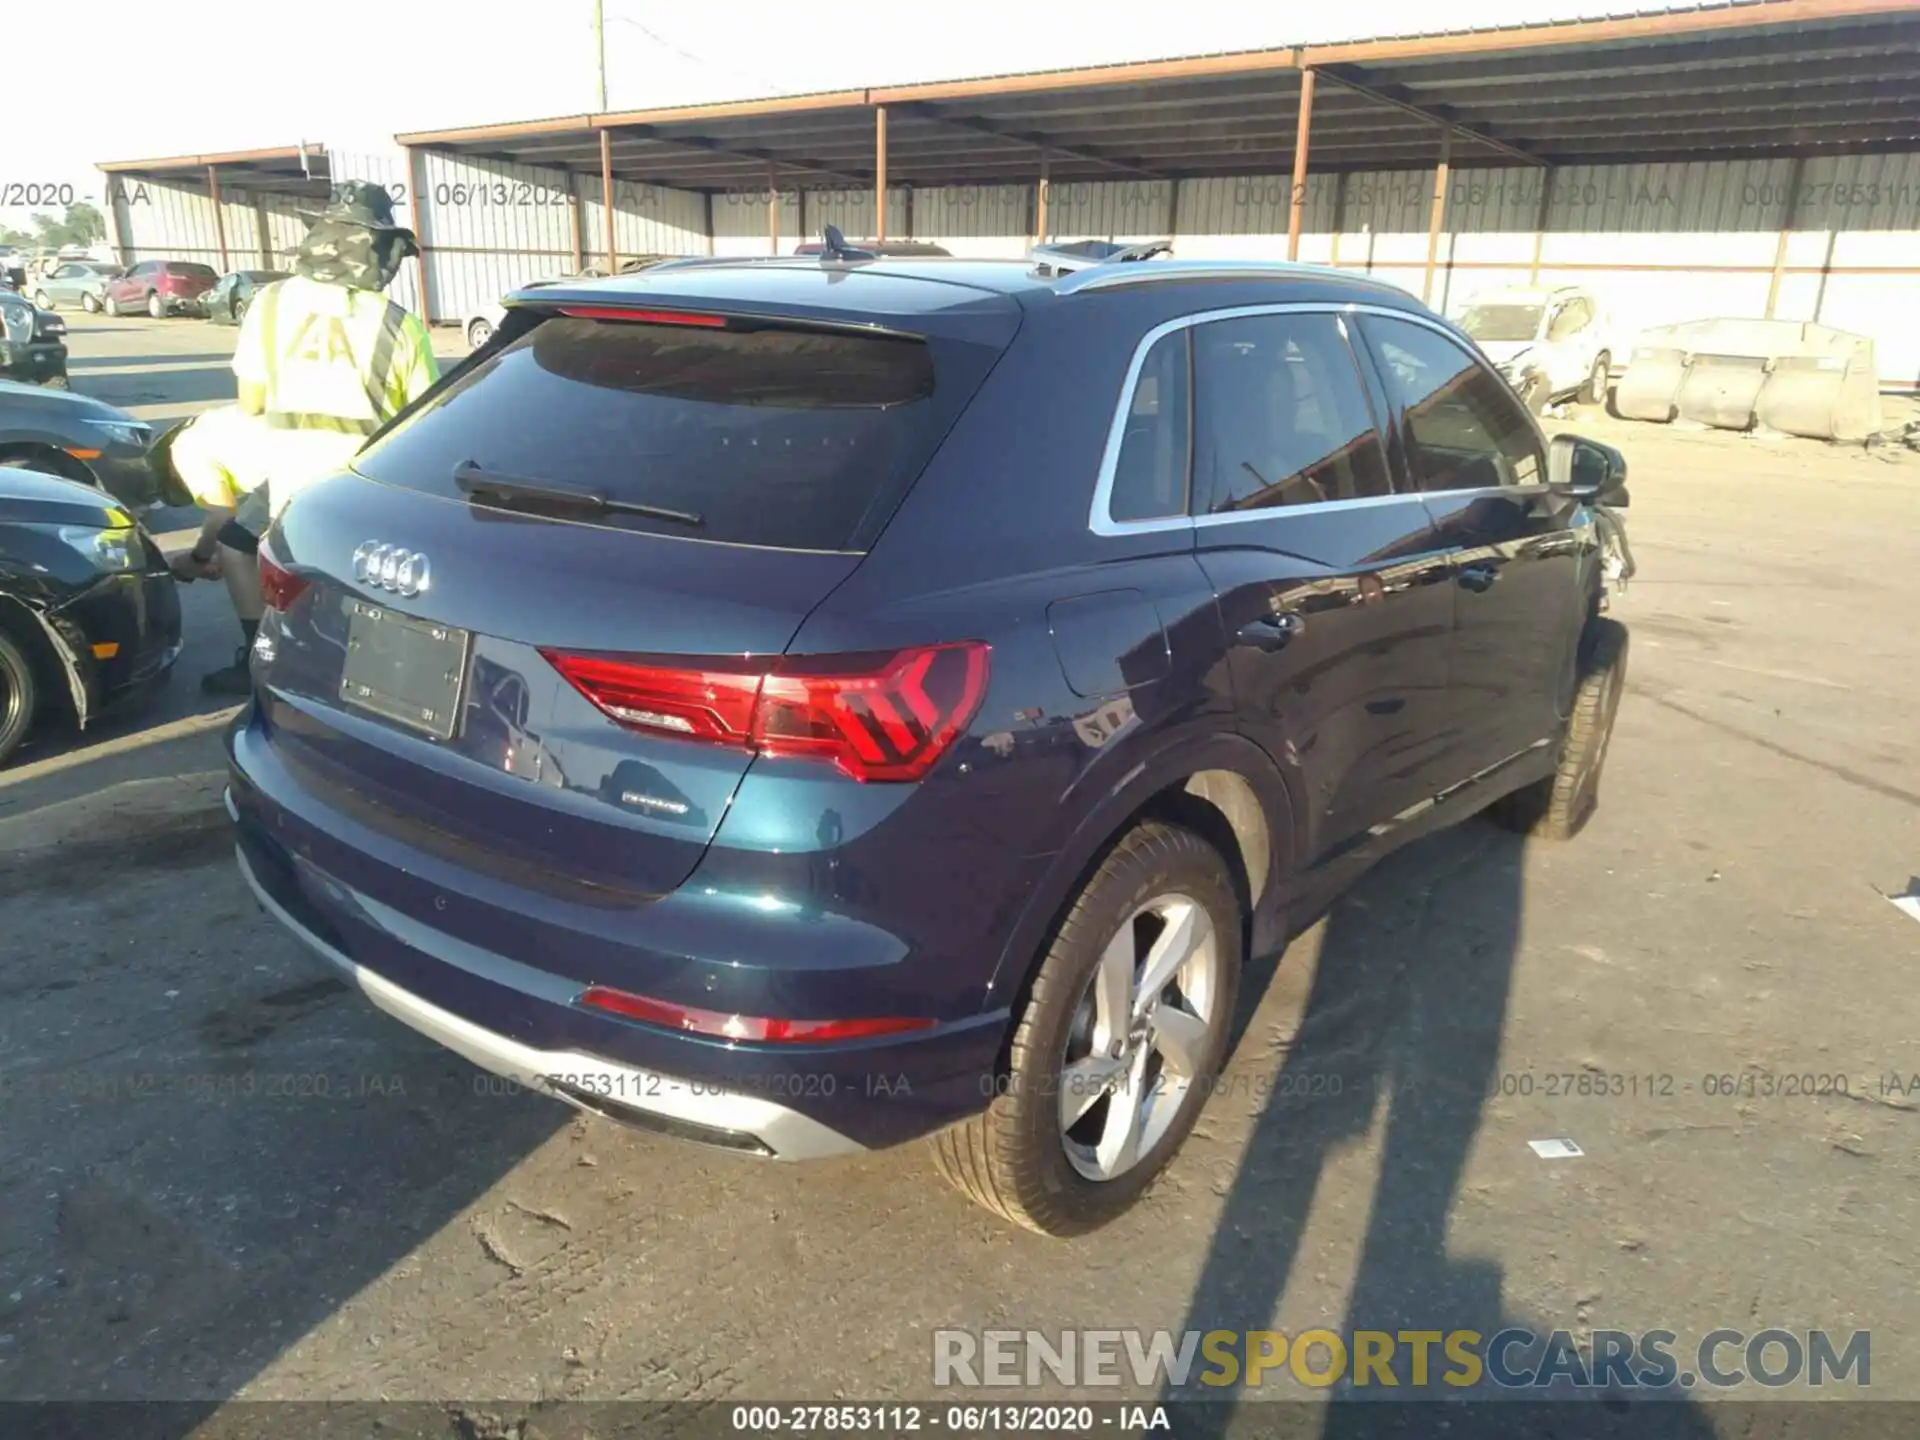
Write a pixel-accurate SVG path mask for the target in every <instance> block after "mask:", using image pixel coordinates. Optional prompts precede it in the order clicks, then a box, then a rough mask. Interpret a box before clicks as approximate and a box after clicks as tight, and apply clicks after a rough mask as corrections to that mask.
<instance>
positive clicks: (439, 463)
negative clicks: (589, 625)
mask: <svg viewBox="0 0 1920 1440" xmlns="http://www.w3.org/2000/svg"><path fill="white" fill-rule="evenodd" d="M963 348H972V347H963ZM958 368H959V369H962V370H973V369H975V367H974V366H971V365H962V366H959V367H958ZM940 369H941V366H940V364H939V363H937V360H936V354H935V350H934V349H933V347H931V346H930V345H929V344H928V343H927V342H926V341H923V340H920V339H917V338H912V337H897V336H885V335H871V334H867V335H856V334H847V333H842V332H831V331H821V330H802V329H792V328H780V327H775V326H759V327H757V328H728V329H716V328H706V327H695V326H686V325H662V324H641V323H633V322H627V321H602V320H591V319H584V318H574V317H560V316H556V317H554V318H550V319H547V320H545V321H543V322H541V323H540V324H538V325H536V326H535V327H534V328H533V329H532V330H531V331H530V332H528V333H527V334H525V335H522V336H521V337H520V338H519V339H518V340H515V341H514V342H513V343H512V344H510V345H508V346H506V347H505V348H504V349H503V350H501V351H500V353H499V354H497V355H495V356H492V357H491V358H489V359H487V360H484V361H482V362H481V363H480V364H478V365H476V366H474V367H473V368H472V369H471V370H469V371H467V372H466V373H464V374H462V375H459V376H458V377H457V378H455V379H453V380H452V381H451V382H450V383H449V384H448V385H446V386H445V387H444V388H443V389H442V390H440V391H439V392H438V393H437V394H436V395H434V396H433V397H432V398H431V399H429V400H428V401H427V402H426V403H425V404H424V405H422V406H421V407H420V408H419V409H417V410H415V411H414V412H412V413H411V414H409V415H408V416H406V417H405V418H403V419H402V420H401V421H400V423H399V424H397V425H396V426H395V427H394V428H393V429H392V430H390V431H389V432H388V433H387V434H385V435H384V436H382V437H381V438H379V439H378V440H376V441H375V442H374V443H373V444H372V445H371V446H369V447H368V449H367V450H366V451H364V452H363V453H362V454H361V456H360V458H359V459H358V460H357V461H356V462H355V467H356V468H357V469H359V470H360V471H362V472H363V473H364V474H366V475H368V476H370V477H371V478H373V479H375V480H381V481H385V482H388V483H391V484H400V485H406V486H409V487H412V488H417V489H422V490H428V491H432V492H434V493H439V494H446V495H461V494H462V492H461V491H460V490H459V488H458V487H457V486H456V485H455V483H454V478H453V477H454V472H455V471H456V470H457V469H461V468H463V467H467V466H472V467H477V468H478V469H479V470H482V471H485V472H487V473H489V474H499V475H503V476H511V477H515V478H518V479H522V480H529V481H538V482H540V483H543V484H547V485H551V486H557V487H563V488H567V489H575V490H586V491H592V492H595V493H597V494H599V495H602V496H604V497H605V498H606V499H608V500H611V501H618V502H622V503H626V504H640V505H651V506H657V507H663V508H665V509H669V510H676V511H683V512H691V513H693V514H696V515H698V516H700V517H701V523H700V524H699V525H698V526H686V525H681V524H677V523H672V522H662V521H659V520H656V519H653V518H650V517H647V516H643V515H632V514H628V513H624V512H615V513H609V514H608V515H607V517H606V519H605V521H604V523H608V524H617V525H622V526H626V527H628V528H633V529H642V530H649V531H657V532H659V533H662V534H677V535H686V536H690V537H695V538H700V539H708V540H724V541H731V542H734V543H738V544H749V545H768V546H775V547H780V548H786V549H805V550H845V549H856V548H861V539H862V536H863V534H864V533H865V532H866V531H867V530H868V529H869V528H870V525H869V524H868V522H869V521H870V520H871V518H872V516H873V515H874V513H875V511H876V510H877V509H878V508H880V507H881V506H882V505H883V504H885V502H887V501H889V500H890V499H897V496H898V494H899V493H900V491H901V490H903V489H904V487H905V486H906V485H907V484H909V483H911V481H912V479H913V477H914V476H915V475H917V474H918V473H919V471H920V469H921V468H922V467H923V466H924V465H925V464H926V461H927V458H928V457H929V456H930V455H931V454H932V452H933V450H934V447H935V446H937V445H938V444H939V441H940V438H941V437H942V436H943V435H944V434H945V433H946V430H947V428H948V427H949V426H950V425H951V423H952V420H953V416H954V415H955V414H956V413H957V409H956V407H955V405H954V404H953V400H954V398H955V396H954V395H953V393H952V390H953V388H955V387H949V386H947V385H946V384H945V383H944V379H945V377H943V376H942V375H940V374H939V373H938V372H939V370H940ZM955 378H956V379H958V378H959V377H958V376H956V377H955ZM977 378H978V377H977V371H976V373H975V374H974V375H973V376H971V377H968V380H967V381H966V382H964V383H962V384H961V385H960V386H959V387H958V388H959V389H960V390H961V391H962V393H961V394H959V396H958V399H959V401H960V402H961V403H964V401H965V399H966V398H967V392H970V391H971V390H972V388H973V386H974V384H977Z"/></svg>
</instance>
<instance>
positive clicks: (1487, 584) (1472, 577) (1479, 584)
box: [1460, 565, 1500, 594]
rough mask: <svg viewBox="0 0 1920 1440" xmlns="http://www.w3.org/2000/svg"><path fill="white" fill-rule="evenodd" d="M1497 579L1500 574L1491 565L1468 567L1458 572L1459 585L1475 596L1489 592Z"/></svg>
mask: <svg viewBox="0 0 1920 1440" xmlns="http://www.w3.org/2000/svg"><path fill="white" fill-rule="evenodd" d="M1499 578H1500V572H1499V571H1498V570H1496V569H1494V568H1493V566H1491V565H1470V566H1468V567H1467V568H1466V569H1465V570H1462V571H1461V572H1460V583H1461V585H1462V586H1464V587H1465V588H1466V589H1468V590H1471V591H1473V592H1474V593H1475V594H1480V593H1482V592H1484V591H1487V590H1491V589H1492V588H1493V582H1494V581H1496V580H1498V579H1499Z"/></svg>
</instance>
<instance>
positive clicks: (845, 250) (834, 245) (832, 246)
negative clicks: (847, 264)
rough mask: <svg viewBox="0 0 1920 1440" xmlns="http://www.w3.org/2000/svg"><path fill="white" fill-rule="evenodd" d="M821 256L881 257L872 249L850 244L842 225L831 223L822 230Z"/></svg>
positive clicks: (852, 258)
mask: <svg viewBox="0 0 1920 1440" xmlns="http://www.w3.org/2000/svg"><path fill="white" fill-rule="evenodd" d="M820 258H821V259H822V260H874V259H877V258H879V257H878V256H876V255H875V254H874V253H873V251H871V250H862V249H860V248H859V247H858V246H857V245H849V244H848V243H847V237H846V236H845V235H843V234H841V233H840V227H839V226H838V225H829V226H827V227H826V228H825V229H824V230H822V231H821V232H820Z"/></svg>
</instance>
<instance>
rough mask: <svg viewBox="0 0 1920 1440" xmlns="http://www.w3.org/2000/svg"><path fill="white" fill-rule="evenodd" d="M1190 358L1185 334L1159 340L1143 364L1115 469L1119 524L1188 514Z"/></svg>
mask: <svg viewBox="0 0 1920 1440" xmlns="http://www.w3.org/2000/svg"><path fill="white" fill-rule="evenodd" d="M1187 355H1188V350H1187V332H1186V331H1185V330H1184V329H1181V330H1176V331H1174V332H1173V333H1172V334H1169V335H1162V336H1161V337H1160V338H1159V339H1158V340H1156V341H1154V343H1153V348H1152V349H1151V350H1149V351H1147V358H1146V359H1145V360H1143V361H1142V362H1141V365H1140V375H1139V378H1138V379H1137V380H1135V381H1134V386H1133V395H1132V398H1131V399H1130V400H1129V402H1128V404H1127V428H1126V434H1125V435H1124V437H1123V438H1122V439H1121V442H1120V458H1119V460H1118V461H1117V463H1116V464H1115V465H1114V470H1113V493H1112V495H1111V497H1110V503H1109V505H1108V511H1107V513H1108V514H1109V515H1110V516H1111V517H1112V518H1113V519H1115V520H1163V519H1166V518H1168V517H1170V516H1184V515H1185V514H1186V513H1187V468H1188V459H1189V454H1190V451H1191V445H1192V434H1193V416H1192V403H1191V398H1192V391H1191V388H1190V385H1189V375H1188V361H1187Z"/></svg>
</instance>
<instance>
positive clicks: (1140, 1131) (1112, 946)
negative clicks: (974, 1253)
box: [933, 821, 1242, 1236]
mask: <svg viewBox="0 0 1920 1440" xmlns="http://www.w3.org/2000/svg"><path fill="white" fill-rule="evenodd" d="M1241 925H1242V912H1241V905H1240V900H1239V896H1238V892H1237V890H1236V888H1235V885H1234V882H1233V878H1232V876H1231V874H1230V873H1229V872H1228V869H1227V865H1226V862H1225V861H1224V860H1223V859H1222V858H1221V856H1220V853H1219V852H1218V851H1217V850H1215V849H1214V848H1213V846H1211V845H1209V844H1208V843H1207V842H1206V841H1205V840H1203V839H1201V838H1200V837H1199V836H1198V835H1196V834H1195V833H1194V832H1193V831H1191V830H1186V829H1183V828H1180V827H1178V826H1174V825H1167V824H1162V823H1160V822H1157V821H1149V822H1146V823H1144V824H1141V825H1139V826H1137V827H1136V828H1135V829H1133V830H1131V831H1130V832H1128V834H1127V835H1126V836H1125V838H1123V839H1122V840H1121V841H1120V843H1119V844H1118V845H1116V846H1115V847H1114V849H1113V850H1112V851H1111V852H1110V853H1109V854H1108V855H1107V858H1106V859H1105V860H1104V861H1103V862H1102V863H1101V865H1100V867H1099V869H1098V870H1096V871H1095V872H1094V874H1093V877H1092V878H1091V879H1089V880H1088V881H1087V883H1086V885H1085V886H1084V887H1083V888H1082V889H1081V891H1080V894H1079V895H1078V897H1077V898H1076V899H1075V900H1074V902H1073V906H1072V908H1071V909H1070V910H1069V911H1068V912H1067V917H1066V919H1065V920H1064V921H1062V922H1061V925H1060V928H1059V930H1058V931H1057V932H1056V933H1055V935H1054V939H1053V943H1052V944H1051V945H1049V946H1048V948H1047V952H1046V954H1045V955H1044V956H1043V957H1042V958H1041V961H1040V968H1039V970H1038V972H1037V973H1036V975H1035V977H1034V982H1033V991H1032V994H1031V995H1030V996H1029V997H1028V999H1027V1003H1026V1006H1025V1008H1024V1009H1023V1010H1022V1011H1021V1013H1020V1017H1019V1021H1018V1024H1017V1027H1016V1028H1015V1030H1014V1035H1013V1043H1012V1047H1011V1052H1010V1057H1009V1065H1008V1071H1007V1073H1006V1075H1004V1076H1002V1077H996V1078H997V1080H998V1082H999V1083H997V1084H996V1086H995V1092H996V1093H995V1096H994V1099H993V1102H992V1104H990V1105H989V1106H988V1107H987V1109H986V1111H985V1112H984V1113H983V1114H980V1115H976V1116H974V1117H973V1118H972V1119H970V1120H967V1121H964V1122H963V1123H961V1124H959V1125H956V1126H954V1127H952V1128H950V1129H948V1130H945V1131H943V1132H942V1133H940V1134H939V1135H936V1136H935V1137H934V1140H933V1145H934V1158H935V1163H936V1164H937V1165H938V1167H939V1169H940V1171H941V1173H942V1174H944V1175H945V1176H946V1178H947V1179H948V1180H949V1181H951V1182H952V1183H953V1184H954V1185H955V1186H956V1187H957V1188H958V1189H959V1190H961V1192H962V1193H964V1194H965V1195H967V1196H968V1197H969V1198H970V1199H972V1200H974V1201H975V1202H976V1203H978V1204H980V1205H982V1206H984V1207H986V1208H987V1209H989V1210H992V1211H994V1212H995V1213H996V1214H998V1215H1000V1216H1002V1217H1003V1218H1005V1219H1008V1220H1011V1221H1013V1222H1014V1223H1015V1224H1018V1225H1024V1226H1026V1227H1027V1228H1028V1229H1030V1230H1037V1231H1039V1232H1040V1233H1041V1234H1043V1235H1058V1236H1066V1235H1079V1234H1083V1233H1085V1232H1086V1231H1089V1230H1093V1229H1096V1228H1098V1227H1099V1226H1101V1225H1104V1224H1106V1223H1107V1222H1108V1221H1110V1220H1113V1219H1114V1218H1116V1217H1117V1216H1119V1215H1120V1214H1122V1213H1123V1212H1124V1211H1126V1210H1127V1209H1128V1207H1130V1206H1131V1205H1132V1204H1133V1203H1134V1201H1136V1200H1137V1199H1139V1197H1140V1196H1141V1194H1142V1193H1143V1192H1144V1191H1145V1190H1146V1188H1147V1187H1148V1186H1149V1185H1150V1184H1152V1183H1153V1180H1154V1177H1155V1176H1157V1175H1158V1174H1159V1173H1160V1172H1161V1171H1162V1170H1163V1169H1165V1168H1166V1165H1167V1163H1168V1162H1169V1161H1170V1160H1172V1158H1173V1156H1174V1154H1175V1152H1177V1151H1178V1150H1179V1148H1180V1145H1181V1142H1183V1141H1184V1140H1185V1139H1186V1138H1187V1132H1188V1131H1189V1130H1191V1129H1192V1128H1193V1122H1194V1120H1195V1118H1196V1117H1197V1116H1198V1114H1199V1112H1200V1107H1201V1106H1202V1105H1204V1104H1205V1103H1206V1097H1207V1095H1208V1093H1209V1092H1210V1090H1211V1089H1212V1086H1213V1079H1214V1076H1215V1075H1216V1074H1217V1073H1218V1071H1219V1068H1220V1062H1221V1059H1222V1057H1223V1056H1224V1055H1225V1053H1226V1048H1227V1033H1228V1028H1229V1026H1230V1025H1231V1024H1232V1019H1233V1007H1234V999H1235V996H1236V995H1237V993H1238V989H1239V983H1240V968H1241V933H1242V932H1241Z"/></svg>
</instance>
